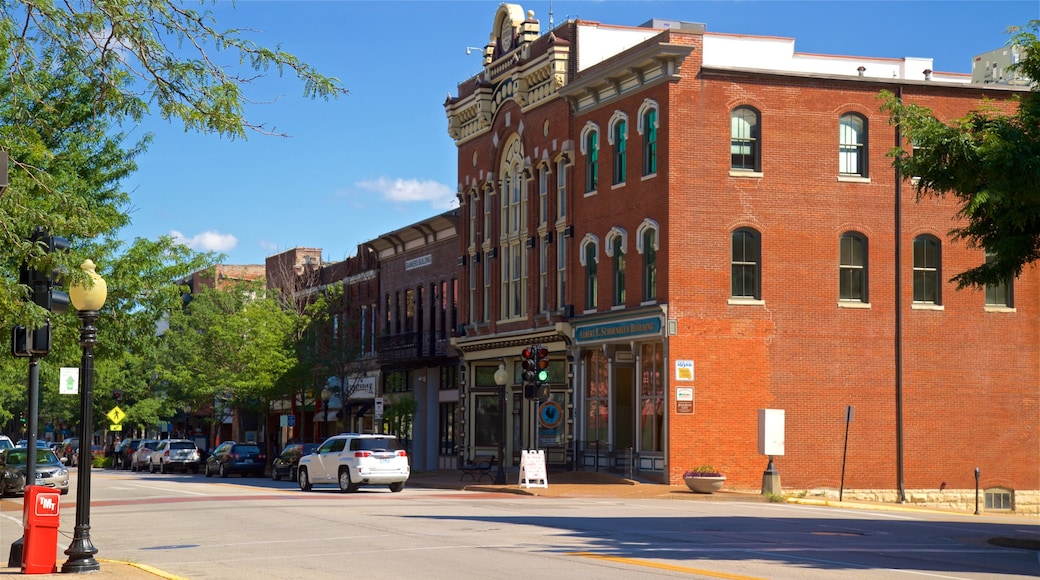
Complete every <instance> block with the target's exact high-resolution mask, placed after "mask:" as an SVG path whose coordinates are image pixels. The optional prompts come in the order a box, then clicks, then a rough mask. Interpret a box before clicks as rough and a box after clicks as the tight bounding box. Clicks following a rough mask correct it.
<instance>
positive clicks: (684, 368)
mask: <svg viewBox="0 0 1040 580" xmlns="http://www.w3.org/2000/svg"><path fill="white" fill-rule="evenodd" d="M675 380H677V381H692V380H693V361H692V360H677V361H675Z"/></svg>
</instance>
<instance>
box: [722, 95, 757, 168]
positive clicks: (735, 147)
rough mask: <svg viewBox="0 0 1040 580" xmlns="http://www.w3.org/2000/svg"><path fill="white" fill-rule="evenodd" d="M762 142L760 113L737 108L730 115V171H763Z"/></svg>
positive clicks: (746, 108)
mask: <svg viewBox="0 0 1040 580" xmlns="http://www.w3.org/2000/svg"><path fill="white" fill-rule="evenodd" d="M761 153H762V141H761V139H760V137H759V116H758V111H756V110H755V109H753V108H751V107H737V108H736V109H733V112H732V113H730V169H735V170H738V171H761V170H762V165H761V163H762V162H761Z"/></svg>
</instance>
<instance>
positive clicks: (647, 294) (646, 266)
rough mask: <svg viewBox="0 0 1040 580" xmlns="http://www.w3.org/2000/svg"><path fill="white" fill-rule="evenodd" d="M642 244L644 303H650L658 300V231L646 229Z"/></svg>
mask: <svg viewBox="0 0 1040 580" xmlns="http://www.w3.org/2000/svg"><path fill="white" fill-rule="evenodd" d="M642 242H643V243H642V247H643V302H649V301H651V300H657V229H656V228H646V229H644V230H643V235H642Z"/></svg>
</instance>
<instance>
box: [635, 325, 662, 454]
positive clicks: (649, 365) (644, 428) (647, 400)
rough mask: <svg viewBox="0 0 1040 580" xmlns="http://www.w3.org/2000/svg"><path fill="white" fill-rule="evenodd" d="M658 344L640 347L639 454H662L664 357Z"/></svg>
mask: <svg viewBox="0 0 1040 580" xmlns="http://www.w3.org/2000/svg"><path fill="white" fill-rule="evenodd" d="M662 350H663V349H662V345H661V344H660V343H656V342H655V343H649V344H643V345H642V346H641V347H640V361H641V363H642V377H641V380H640V382H639V428H640V435H641V436H640V438H639V450H640V451H644V452H646V451H664V379H665V376H664V353H663V352H662Z"/></svg>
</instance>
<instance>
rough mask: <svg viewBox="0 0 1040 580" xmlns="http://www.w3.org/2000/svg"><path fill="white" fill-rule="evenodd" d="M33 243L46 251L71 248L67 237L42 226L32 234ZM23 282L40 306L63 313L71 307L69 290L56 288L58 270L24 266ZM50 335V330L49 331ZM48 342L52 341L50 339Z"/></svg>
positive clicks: (61, 250) (63, 250) (22, 271)
mask: <svg viewBox="0 0 1040 580" xmlns="http://www.w3.org/2000/svg"><path fill="white" fill-rule="evenodd" d="M32 241H33V244H43V247H44V252H46V253H48V254H50V253H51V252H65V251H67V250H68V249H69V241H68V240H66V239H65V238H61V237H58V236H52V235H50V234H48V233H47V232H46V231H44V230H43V229H42V228H36V231H34V232H33V235H32ZM20 274H21V276H20V277H21V278H22V280H20V281H21V283H22V284H25V285H27V286H29V288H30V289H31V290H32V298H33V302H35V303H36V304H38V305H39V306H40V307H42V308H45V309H47V310H50V311H51V312H57V313H58V314H61V313H63V312H65V311H66V310H68V308H69V295H68V293H67V292H64V291H62V290H57V289H55V282H56V279H57V277H58V272H57V271H56V270H53V269H51V270H49V271H46V272H40V271H38V270H34V269H31V268H28V267H26V266H22V270H21V272H20ZM47 334H48V336H49V334H50V333H49V332H48V333H47ZM47 342H50V341H49V340H48V341H47Z"/></svg>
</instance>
